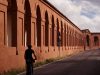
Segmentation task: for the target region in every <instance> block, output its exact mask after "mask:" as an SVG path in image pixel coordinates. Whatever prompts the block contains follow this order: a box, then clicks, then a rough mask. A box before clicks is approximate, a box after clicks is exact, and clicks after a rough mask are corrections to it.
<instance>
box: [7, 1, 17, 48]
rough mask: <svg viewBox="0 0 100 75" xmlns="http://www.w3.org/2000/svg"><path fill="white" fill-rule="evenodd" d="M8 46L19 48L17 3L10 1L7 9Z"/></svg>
mask: <svg viewBox="0 0 100 75" xmlns="http://www.w3.org/2000/svg"><path fill="white" fill-rule="evenodd" d="M7 46H13V47H16V46H17V3H16V0H8V7H7Z"/></svg>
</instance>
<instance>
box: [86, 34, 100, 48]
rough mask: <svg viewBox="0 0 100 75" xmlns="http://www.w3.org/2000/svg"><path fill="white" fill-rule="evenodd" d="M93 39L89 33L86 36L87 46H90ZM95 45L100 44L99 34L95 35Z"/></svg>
mask: <svg viewBox="0 0 100 75" xmlns="http://www.w3.org/2000/svg"><path fill="white" fill-rule="evenodd" d="M90 43H91V39H90V37H89V35H87V36H86V46H90ZM93 46H99V38H98V36H94V37H93Z"/></svg>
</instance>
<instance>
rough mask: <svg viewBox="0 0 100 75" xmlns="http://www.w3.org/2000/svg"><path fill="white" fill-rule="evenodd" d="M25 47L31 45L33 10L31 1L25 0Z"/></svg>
mask: <svg viewBox="0 0 100 75" xmlns="http://www.w3.org/2000/svg"><path fill="white" fill-rule="evenodd" d="M24 10H25V15H24V45H25V46H26V45H29V44H31V8H30V3H29V0H25V5H24Z"/></svg>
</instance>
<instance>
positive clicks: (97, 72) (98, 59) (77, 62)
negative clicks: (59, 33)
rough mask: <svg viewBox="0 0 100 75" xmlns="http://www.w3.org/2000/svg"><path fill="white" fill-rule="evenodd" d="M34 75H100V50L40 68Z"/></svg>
mask: <svg viewBox="0 0 100 75" xmlns="http://www.w3.org/2000/svg"><path fill="white" fill-rule="evenodd" d="M23 75H25V74H23ZM34 75H100V50H92V51H85V52H82V53H80V54H78V55H76V56H73V57H71V58H66V59H64V60H60V61H57V62H54V63H52V64H49V65H47V66H44V67H41V68H38V69H36V70H35V74H34Z"/></svg>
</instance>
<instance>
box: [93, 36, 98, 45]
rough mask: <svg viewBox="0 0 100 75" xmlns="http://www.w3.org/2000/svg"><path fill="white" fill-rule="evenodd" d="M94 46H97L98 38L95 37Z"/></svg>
mask: <svg viewBox="0 0 100 75" xmlns="http://www.w3.org/2000/svg"><path fill="white" fill-rule="evenodd" d="M94 46H99V38H98V37H97V36H95V37H94Z"/></svg>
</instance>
